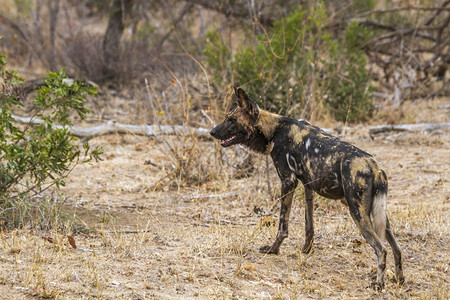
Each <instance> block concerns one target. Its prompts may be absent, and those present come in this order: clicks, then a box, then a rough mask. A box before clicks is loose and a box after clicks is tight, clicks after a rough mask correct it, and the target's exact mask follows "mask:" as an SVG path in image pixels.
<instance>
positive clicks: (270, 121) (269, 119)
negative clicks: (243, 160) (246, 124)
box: [247, 110, 281, 154]
mask: <svg viewBox="0 0 450 300" xmlns="http://www.w3.org/2000/svg"><path fill="white" fill-rule="evenodd" d="M280 118H281V116H280V115H277V114H273V113H270V112H268V111H264V110H260V113H259V116H258V120H257V121H256V123H255V125H254V126H253V128H252V131H253V133H252V134H251V136H250V139H249V141H248V143H247V146H248V147H249V148H250V149H251V150H253V151H255V152H258V153H262V154H270V152H271V151H272V149H273V142H272V137H273V135H274V133H275V130H276V128H277V126H278V124H279V120H280Z"/></svg>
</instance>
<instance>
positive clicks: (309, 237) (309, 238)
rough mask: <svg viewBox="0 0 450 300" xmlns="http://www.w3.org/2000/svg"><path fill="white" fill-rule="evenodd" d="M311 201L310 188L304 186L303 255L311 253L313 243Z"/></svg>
mask: <svg viewBox="0 0 450 300" xmlns="http://www.w3.org/2000/svg"><path fill="white" fill-rule="evenodd" d="M313 199H314V191H313V190H312V189H311V188H309V187H307V186H305V202H306V205H305V244H304V245H303V248H302V252H303V253H309V252H311V249H312V247H313V243H314V224H313V212H314V206H313Z"/></svg>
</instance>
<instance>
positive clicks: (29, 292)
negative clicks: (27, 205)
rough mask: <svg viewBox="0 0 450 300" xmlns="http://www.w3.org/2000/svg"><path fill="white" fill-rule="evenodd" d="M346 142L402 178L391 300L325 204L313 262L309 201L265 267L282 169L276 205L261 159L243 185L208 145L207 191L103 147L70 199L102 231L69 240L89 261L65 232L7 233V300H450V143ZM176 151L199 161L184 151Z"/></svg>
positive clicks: (433, 137)
mask: <svg viewBox="0 0 450 300" xmlns="http://www.w3.org/2000/svg"><path fill="white" fill-rule="evenodd" d="M441 102H442V101H441ZM438 104H439V105H440V104H441V103H440V102H439V103H438ZM430 105H431V104H430ZM436 105H437V104H436ZM432 107H434V106H432ZM434 109H436V107H434ZM434 111H436V110H434ZM440 113H442V112H440ZM448 115H449V114H447V116H448ZM430 116H433V114H430ZM420 120H421V121H424V120H425V119H424V117H423V115H422V114H421V117H420ZM425 121H429V122H432V121H433V119H432V118H430V119H429V120H425ZM447 121H448V119H447ZM343 138H344V139H345V140H348V141H349V142H351V143H353V144H355V145H357V146H359V147H361V148H363V149H365V150H367V151H368V152H370V153H372V154H374V155H375V157H376V158H377V160H378V161H379V162H380V163H381V165H383V167H384V169H385V171H386V173H387V174H388V176H389V184H390V192H389V202H388V211H389V216H390V219H391V222H392V226H393V228H394V231H395V234H396V236H397V239H398V241H399V244H400V245H401V247H402V249H403V254H404V269H405V277H406V283H405V284H404V285H403V286H398V285H397V284H396V283H395V282H394V281H393V270H394V266H393V258H392V252H391V251H390V249H389V251H388V262H387V280H386V281H387V283H386V288H385V290H384V291H382V292H379V293H377V292H375V291H374V290H373V289H372V288H371V287H369V286H370V282H371V280H372V277H373V276H374V274H375V266H376V257H375V254H374V251H373V250H372V248H371V247H370V246H369V245H368V244H367V243H366V242H365V241H364V240H363V238H362V237H361V235H360V234H359V233H358V231H357V229H356V226H355V224H354V223H353V221H352V220H351V218H350V217H349V214H348V212H347V209H346V207H344V206H343V205H342V204H341V203H340V202H339V201H331V200H327V199H324V198H319V197H317V198H316V200H315V213H314V217H315V219H314V222H315V232H316V233H315V247H314V252H313V253H312V254H310V255H304V254H302V253H301V252H300V249H301V246H302V244H303V240H304V225H303V223H304V221H303V220H304V203H303V199H302V193H303V192H302V188H301V187H299V188H298V190H297V193H296V197H295V203H294V207H293V211H292V214H291V216H292V217H291V223H290V236H289V238H288V239H286V240H285V242H284V244H283V245H282V248H281V253H280V254H279V255H276V256H274V255H263V254H261V253H259V252H258V248H259V247H260V246H263V245H265V244H268V243H270V242H271V241H272V240H273V239H274V237H275V234H276V226H277V219H276V217H277V215H278V203H277V196H276V194H277V193H278V191H279V189H278V185H279V182H278V179H277V178H276V172H275V171H274V170H273V168H272V167H270V168H269V170H268V171H269V179H270V180H269V183H270V191H269V189H268V179H267V178H268V177H267V169H266V158H265V157H262V156H257V157H256V158H255V159H254V166H255V171H254V172H253V174H252V176H251V177H247V178H245V177H244V178H241V179H235V178H233V176H232V174H233V172H232V170H231V169H230V166H229V165H228V164H227V163H225V162H224V160H226V159H228V160H230V164H231V165H232V164H233V162H234V161H236V158H235V157H234V156H233V155H232V154H231V153H233V152H234V151H233V150H231V149H227V150H225V151H224V152H222V153H225V154H222V155H220V154H217V153H219V152H220V150H217V147H216V146H217V145H215V144H214V143H213V142H212V141H209V140H208V141H196V144H195V147H197V148H196V149H197V150H198V149H199V150H200V152H198V151H197V152H195V153H196V155H195V156H192V157H187V158H186V159H188V160H190V159H192V160H194V162H195V164H194V166H197V165H205V166H207V167H208V168H206V169H207V170H209V172H211V173H212V174H211V176H210V178H209V179H208V178H206V177H205V178H206V179H205V178H203V179H202V180H201V182H200V183H196V184H195V183H192V182H191V183H189V178H180V177H178V178H177V177H176V176H174V175H173V174H175V173H174V172H173V171H171V164H173V160H171V157H172V156H171V154H170V153H169V152H168V150H167V148H166V146H165V143H164V142H162V141H159V142H158V141H156V140H149V139H148V138H145V137H139V136H131V135H109V136H104V137H98V138H95V139H93V140H91V143H92V144H94V145H101V146H103V147H104V150H105V155H104V161H102V162H99V163H93V164H90V165H84V166H79V167H77V168H76V169H75V170H74V171H73V173H72V174H71V177H70V178H69V180H68V181H67V186H66V187H65V188H64V194H65V196H66V197H67V200H66V206H65V207H66V210H67V213H68V214H69V215H74V214H76V215H77V216H78V217H77V218H76V220H77V223H78V224H84V225H83V226H84V227H87V228H88V229H89V230H87V231H85V232H84V233H82V232H77V231H75V229H76V228H75V225H71V226H68V227H69V228H72V230H73V232H72V233H68V234H71V235H73V237H74V239H75V242H76V245H77V248H76V249H74V248H73V247H71V246H70V244H69V242H68V237H67V234H62V233H61V232H56V231H54V232H53V231H51V232H41V233H40V232H36V231H27V230H15V231H12V232H3V233H2V234H1V236H0V259H1V264H0V295H1V296H0V298H7V299H8V298H9V299H31V298H35V297H55V298H62V299H66V298H67V299H82V298H83V299H86V298H101V299H121V298H125V299H191V298H200V299H215V298H224V299H230V298H236V299H255V298H256V299H260V298H262V299H266V298H269V299H270V298H279V299H303V298H313V299H322V298H325V299H333V298H334V299H342V298H347V299H367V298H377V299H378V298H401V299H411V298H418V299H448V298H450V294H449V291H448V286H449V265H450V255H449V254H450V253H449V250H448V246H449V245H450V234H449V233H450V230H449V228H450V219H449V208H450V177H449V174H450V132H448V131H447V132H446V131H437V132H433V133H392V134H389V135H383V136H377V137H375V138H374V139H372V138H370V137H369V136H368V135H367V134H365V133H364V131H361V130H360V129H357V128H350V130H347V131H346V136H344V137H343ZM170 142H171V143H174V144H175V143H178V144H177V145H178V146H179V148H178V149H179V154H183V153H185V155H187V156H189V155H190V154H191V153H192V152H189V151H192V149H193V148H192V147H189V145H187V144H186V145H184V144H183V143H185V140H181V141H178V142H177V141H176V139H175V138H174V139H171V140H170ZM183 147H184V148H183ZM183 149H184V150H183ZM224 155H227V156H224ZM220 157H222V159H220ZM146 161H151V162H152V163H153V164H154V165H157V167H156V166H154V165H152V164H145V162H146ZM211 169H212V170H215V173H214V172H213V171H211ZM197 179H198V178H197ZM271 193H272V194H274V196H271ZM218 195H219V196H218ZM220 195H222V196H220ZM77 226H80V225H77ZM83 226H81V227H83Z"/></svg>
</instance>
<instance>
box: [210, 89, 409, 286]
mask: <svg viewBox="0 0 450 300" xmlns="http://www.w3.org/2000/svg"><path fill="white" fill-rule="evenodd" d="M235 94H236V96H237V99H238V106H237V108H236V109H234V110H233V111H231V112H230V113H228V115H227V116H226V119H225V121H224V122H223V123H222V124H220V125H218V126H217V127H215V128H214V129H213V130H211V135H212V136H213V137H215V138H217V139H219V140H221V141H220V144H221V145H222V146H223V147H229V146H231V145H235V144H243V145H245V146H247V147H249V148H250V149H251V150H253V151H256V152H259V153H265V154H270V155H271V156H272V159H273V162H274V164H275V168H276V169H277V172H278V176H279V177H280V179H281V184H282V187H281V212H280V221H279V227H278V234H277V237H276V239H275V242H274V243H273V244H272V245H268V246H264V247H262V248H260V251H261V252H263V253H271V254H278V252H279V250H280V245H281V243H282V242H283V240H284V239H285V238H286V237H287V236H288V220H289V213H290V211H291V205H292V197H293V193H294V190H295V188H296V187H297V184H298V180H300V181H301V182H302V183H303V186H304V189H305V199H306V205H305V226H306V229H305V232H306V238H305V244H304V246H303V249H302V252H303V253H309V252H310V251H311V249H312V245H313V235H314V229H313V194H314V193H313V192H316V193H318V194H319V195H322V196H324V197H326V198H331V199H345V200H343V202H344V203H346V204H347V205H348V207H349V210H350V214H351V216H352V218H353V220H354V221H355V223H356V225H357V226H358V228H359V230H360V232H361V234H362V235H363V237H364V238H365V239H366V240H367V242H368V243H369V244H370V245H371V246H372V247H373V248H374V249H375V253H376V255H377V258H378V268H377V277H376V282H375V283H374V286H375V288H383V286H384V273H385V269H386V253H387V251H386V248H385V246H384V245H383V243H382V240H383V239H384V238H386V239H387V241H388V243H389V244H390V246H391V247H392V250H393V252H394V259H395V274H396V277H397V280H398V282H399V283H403V282H404V277H403V270H402V256H401V251H400V247H399V246H398V244H397V242H396V240H395V238H394V235H393V233H392V231H391V228H390V225H389V220H388V218H387V216H386V194H387V190H388V182H387V177H386V174H385V173H384V171H383V170H382V169H381V168H380V166H379V165H378V163H377V162H376V161H375V159H374V158H373V156H372V155H370V154H368V153H366V152H364V151H362V150H360V149H358V148H356V147H355V146H352V145H350V144H349V143H346V142H344V141H342V140H340V139H339V138H337V137H334V136H332V135H330V134H328V133H326V132H324V131H323V130H321V129H320V128H318V127H316V126H313V125H311V124H310V123H308V122H306V121H303V120H295V119H291V118H288V117H283V116H280V115H277V114H273V113H270V112H268V111H264V110H262V109H260V108H259V107H258V105H257V104H256V102H255V101H254V100H253V99H251V98H250V97H248V96H247V95H246V94H245V92H244V91H243V90H242V89H241V88H235Z"/></svg>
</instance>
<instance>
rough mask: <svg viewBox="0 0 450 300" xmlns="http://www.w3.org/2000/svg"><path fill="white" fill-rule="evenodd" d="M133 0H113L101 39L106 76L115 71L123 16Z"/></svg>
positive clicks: (108, 76) (122, 28)
mask: <svg viewBox="0 0 450 300" xmlns="http://www.w3.org/2000/svg"><path fill="white" fill-rule="evenodd" d="M132 2H133V0H114V1H113V4H112V8H111V15H110V18H109V22H108V27H107V28H106V32H105V38H104V40H103V57H104V60H105V61H104V67H103V74H104V76H105V77H106V78H112V77H114V75H115V73H116V72H117V68H116V64H117V62H118V61H119V59H120V40H121V38H122V34H123V31H124V29H125V26H124V23H123V16H124V13H125V12H126V10H128V9H130V8H131V5H132Z"/></svg>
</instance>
